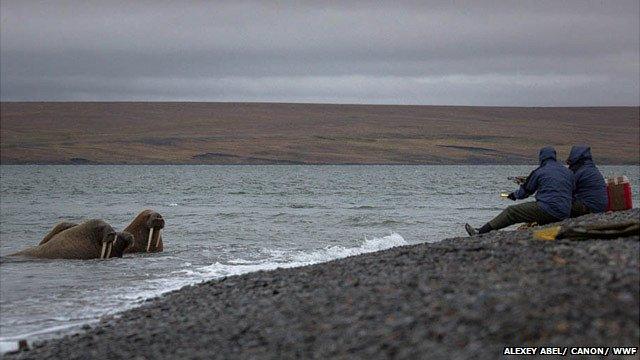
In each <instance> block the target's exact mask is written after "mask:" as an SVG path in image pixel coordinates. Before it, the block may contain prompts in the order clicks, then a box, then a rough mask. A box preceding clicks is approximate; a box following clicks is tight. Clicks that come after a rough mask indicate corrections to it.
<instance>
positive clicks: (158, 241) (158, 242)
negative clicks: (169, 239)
mask: <svg viewBox="0 0 640 360" xmlns="http://www.w3.org/2000/svg"><path fill="white" fill-rule="evenodd" d="M161 230H162V229H158V239H156V249H158V245H160V231H161Z"/></svg>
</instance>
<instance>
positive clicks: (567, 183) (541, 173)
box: [514, 147, 574, 220]
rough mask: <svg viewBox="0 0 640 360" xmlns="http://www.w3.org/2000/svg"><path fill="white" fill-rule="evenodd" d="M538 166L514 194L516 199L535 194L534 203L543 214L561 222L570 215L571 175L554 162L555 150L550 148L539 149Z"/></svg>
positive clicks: (562, 166)
mask: <svg viewBox="0 0 640 360" xmlns="http://www.w3.org/2000/svg"><path fill="white" fill-rule="evenodd" d="M539 159H540V166H539V167H538V168H537V169H535V170H533V171H532V172H531V174H529V176H528V177H527V180H526V181H525V182H524V184H522V185H521V186H520V188H519V189H518V190H517V191H515V192H514V195H515V197H516V199H524V198H527V197H529V196H530V195H532V194H533V193H535V194H536V201H537V202H538V205H539V206H540V208H541V209H542V210H544V212H546V213H547V214H549V215H551V216H553V217H555V218H557V219H558V220H563V219H566V218H568V217H569V216H570V215H571V195H572V193H573V186H574V183H573V173H572V172H571V171H570V170H569V169H567V168H566V167H564V165H562V164H560V163H558V162H557V161H556V150H555V149H554V148H552V147H544V148H542V149H540V155H539Z"/></svg>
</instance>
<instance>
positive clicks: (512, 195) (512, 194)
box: [507, 193, 516, 201]
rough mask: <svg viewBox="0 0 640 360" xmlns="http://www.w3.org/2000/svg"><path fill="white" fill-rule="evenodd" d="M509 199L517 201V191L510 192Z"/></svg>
mask: <svg viewBox="0 0 640 360" xmlns="http://www.w3.org/2000/svg"><path fill="white" fill-rule="evenodd" d="M507 198H508V199H511V200H513V201H516V193H511V194H509V196H507Z"/></svg>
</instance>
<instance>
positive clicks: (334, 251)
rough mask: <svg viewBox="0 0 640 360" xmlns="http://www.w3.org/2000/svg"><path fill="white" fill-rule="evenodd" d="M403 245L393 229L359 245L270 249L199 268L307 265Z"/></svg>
mask: <svg viewBox="0 0 640 360" xmlns="http://www.w3.org/2000/svg"><path fill="white" fill-rule="evenodd" d="M403 245H408V243H407V242H406V241H405V240H404V238H403V237H402V236H401V235H400V234H397V233H393V234H390V235H388V236H384V237H380V238H372V239H365V240H364V242H363V243H362V244H360V245H359V246H355V247H344V246H327V247H325V248H323V249H319V250H315V251H310V252H305V251H298V252H285V251H281V250H267V251H268V252H269V253H271V254H272V255H273V256H272V257H270V258H268V259H265V260H262V261H257V262H250V261H246V260H243V259H234V260H231V261H229V262H228V263H219V262H216V263H214V264H211V265H209V266H204V267H201V268H199V269H197V271H198V272H201V273H202V274H203V275H205V274H206V275H205V276H206V277H210V278H212V279H213V278H220V277H224V276H232V275H240V274H245V273H248V272H254V271H259V270H273V269H277V268H292V267H300V266H307V265H312V264H318V263H323V262H327V261H331V260H336V259H341V258H345V257H348V256H354V255H359V254H365V253H370V252H375V251H380V250H386V249H390V248H393V247H396V246H403Z"/></svg>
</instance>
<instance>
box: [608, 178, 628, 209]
mask: <svg viewBox="0 0 640 360" xmlns="http://www.w3.org/2000/svg"><path fill="white" fill-rule="evenodd" d="M607 195H608V196H609V202H608V204H607V211H620V210H629V209H631V208H632V207H633V203H632V198H631V184H630V183H629V179H628V178H627V177H626V176H615V177H611V178H607Z"/></svg>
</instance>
